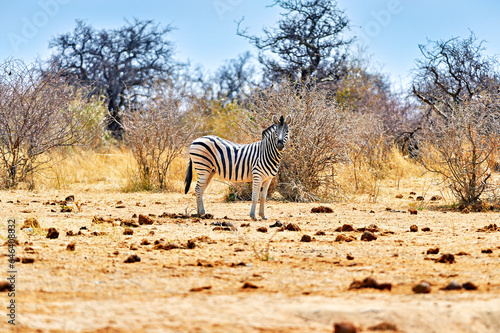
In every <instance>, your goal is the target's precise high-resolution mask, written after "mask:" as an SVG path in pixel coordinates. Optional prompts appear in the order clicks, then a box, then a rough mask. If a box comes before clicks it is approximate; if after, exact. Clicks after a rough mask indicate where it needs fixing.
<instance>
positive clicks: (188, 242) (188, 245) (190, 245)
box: [186, 239, 196, 249]
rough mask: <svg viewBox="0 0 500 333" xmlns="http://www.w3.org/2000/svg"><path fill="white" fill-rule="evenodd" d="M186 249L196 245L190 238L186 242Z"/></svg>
mask: <svg viewBox="0 0 500 333" xmlns="http://www.w3.org/2000/svg"><path fill="white" fill-rule="evenodd" d="M186 247H187V248H188V249H194V248H195V247H196V242H195V241H194V240H192V239H190V240H188V241H187V243H186Z"/></svg>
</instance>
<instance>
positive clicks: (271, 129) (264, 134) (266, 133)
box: [262, 124, 276, 140]
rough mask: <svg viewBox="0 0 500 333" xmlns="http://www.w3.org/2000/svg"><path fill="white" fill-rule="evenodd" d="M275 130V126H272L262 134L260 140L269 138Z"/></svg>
mask: <svg viewBox="0 0 500 333" xmlns="http://www.w3.org/2000/svg"><path fill="white" fill-rule="evenodd" d="M275 130H276V125H274V124H272V125H271V126H269V127H268V128H266V129H265V130H264V131H263V132H262V140H264V139H265V138H268V137H269V136H271V134H272V133H273V132H274V131H275Z"/></svg>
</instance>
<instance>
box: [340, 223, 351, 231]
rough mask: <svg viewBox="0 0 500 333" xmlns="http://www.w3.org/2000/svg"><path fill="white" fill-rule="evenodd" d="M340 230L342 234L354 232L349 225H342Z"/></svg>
mask: <svg viewBox="0 0 500 333" xmlns="http://www.w3.org/2000/svg"><path fill="white" fill-rule="evenodd" d="M340 230H341V231H342V232H345V231H354V228H353V227H352V225H350V224H344V225H343V226H342V228H341V229H340Z"/></svg>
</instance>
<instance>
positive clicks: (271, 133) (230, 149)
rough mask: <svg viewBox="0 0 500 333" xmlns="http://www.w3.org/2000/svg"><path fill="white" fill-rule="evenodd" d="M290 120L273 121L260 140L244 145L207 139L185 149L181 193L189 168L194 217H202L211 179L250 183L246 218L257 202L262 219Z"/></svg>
mask: <svg viewBox="0 0 500 333" xmlns="http://www.w3.org/2000/svg"><path fill="white" fill-rule="evenodd" d="M290 120H291V117H290V116H288V117H286V119H284V117H283V116H281V118H280V119H278V118H277V117H275V116H274V117H273V121H274V124H273V125H271V126H270V127H268V128H267V129H266V130H264V131H263V132H262V140H261V141H258V142H254V143H251V144H247V145H241V144H238V143H234V142H231V141H228V140H225V139H222V138H219V137H217V136H213V135H209V136H204V137H201V138H198V139H196V140H195V141H194V142H193V143H192V144H191V147H190V149H189V155H190V159H189V164H188V168H187V171H186V180H185V185H186V188H185V193H187V192H188V191H189V187H190V185H191V180H192V167H193V165H194V168H195V169H196V172H197V173H198V181H197V183H196V189H195V191H196V198H197V205H198V214H200V215H204V214H205V208H204V206H203V192H204V191H205V189H206V188H207V186H208V184H209V183H210V181H211V180H212V178H213V176H214V175H218V176H219V177H221V178H223V179H225V180H229V181H233V182H250V181H251V182H252V208H251V210H250V217H251V218H253V219H255V207H256V205H257V200H258V199H259V198H260V210H259V215H260V216H261V217H262V219H264V220H265V219H266V217H265V215H264V202H265V200H266V197H267V191H268V189H269V185H270V184H271V180H272V178H273V177H274V176H275V175H276V174H277V173H278V168H279V164H280V161H281V156H282V154H283V148H284V146H285V144H286V141H287V140H288V124H289V123H290Z"/></svg>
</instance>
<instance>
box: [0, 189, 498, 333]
mask: <svg viewBox="0 0 500 333" xmlns="http://www.w3.org/2000/svg"><path fill="white" fill-rule="evenodd" d="M208 192H210V191H208ZM398 192H399V191H396V190H394V191H393V192H392V193H391V194H389V195H387V196H384V197H380V198H379V200H380V203H377V204H372V203H370V204H369V203H365V201H366V200H360V201H359V202H356V203H355V207H356V209H353V205H354V204H351V203H338V204H331V205H329V206H331V208H332V212H331V213H327V214H324V213H312V212H311V210H312V209H313V208H316V207H318V204H317V203H316V204H305V203H283V202H280V201H273V200H270V201H268V202H267V203H266V213H267V215H268V217H269V219H270V221H263V220H258V221H251V220H250V219H249V218H248V209H249V203H248V202H237V203H224V202H223V198H222V195H221V194H219V193H218V192H217V193H215V194H214V192H213V191H212V193H206V199H205V200H206V201H205V202H206V206H207V210H208V211H209V212H210V214H213V215H211V216H210V215H208V216H203V217H199V216H193V215H191V212H193V211H194V210H195V207H194V206H193V205H194V204H195V198H194V197H193V196H191V195H187V196H185V195H181V194H175V193H118V192H116V193H102V192H98V191H93V190H89V191H78V192H76V191H75V192H73V193H74V195H75V196H76V197H78V200H79V201H80V202H82V203H85V205H81V206H80V209H79V210H77V209H74V210H73V211H72V212H71V213H61V212H60V210H59V209H57V208H58V207H59V206H58V205H60V203H61V202H62V201H63V200H61V199H58V198H66V197H67V194H68V193H63V192H58V191H52V192H48V193H43V192H36V193H35V192H24V191H8V192H1V191H0V211H2V212H3V214H4V215H6V216H17V217H19V218H18V219H19V221H24V220H26V219H28V218H30V217H32V216H36V220H37V221H38V222H39V224H40V225H41V226H42V227H43V230H48V229H49V228H53V229H55V230H57V231H58V233H59V236H58V238H53V239H50V238H49V239H48V238H46V237H45V236H46V234H45V232H44V231H42V229H40V230H39V231H36V230H30V228H25V229H23V230H20V229H19V230H17V238H18V243H17V244H18V245H17V250H18V252H19V254H20V256H19V257H18V260H19V261H18V262H16V265H19V266H17V267H19V269H20V268H22V288H21V289H20V290H19V292H18V296H19V298H18V303H19V309H22V315H20V316H19V326H17V328H18V331H19V332H36V331H53V332H62V331H65V332H105V331H109V332H111V331H113V332H120V333H125V332H126V333H131V332H148V331H158V332H195V331H200V332H244V333H246V332H255V331H260V332H282V333H297V332H329V333H331V332H332V331H333V329H334V328H333V325H334V323H341V322H349V323H352V324H353V325H354V326H355V327H356V328H357V329H358V330H360V331H361V332H365V331H377V329H372V328H373V327H376V325H379V324H380V323H381V321H382V319H383V321H385V322H386V323H390V324H393V325H395V326H394V327H397V331H401V332H429V331H438V332H459V333H465V332H468V331H469V332H470V331H475V332H486V333H490V332H491V333H493V332H498V331H500V323H499V322H498V318H500V310H498V309H500V283H499V281H498V270H499V267H500V266H499V261H498V253H497V252H498V251H497V247H498V235H497V228H498V227H496V226H495V224H494V223H492V220H493V219H494V216H493V215H492V214H493V213H491V212H481V213H475V212H470V213H469V214H461V213H460V212H459V211H457V212H450V211H448V212H447V213H446V214H444V213H443V212H442V211H440V210H438V209H436V210H432V209H426V208H425V207H427V206H426V205H431V201H424V203H425V205H424V206H423V207H424V208H423V209H422V207H420V206H418V207H419V209H418V215H411V216H410V214H408V211H409V210H408V208H409V207H415V201H414V200H412V199H408V198H407V197H404V198H400V199H394V196H395V195H396V194H397V193H398ZM405 193H408V192H405ZM429 197H431V194H429ZM8 201H12V202H13V203H7V202H8ZM17 201H20V202H21V203H22V204H17V203H16V202H17ZM118 201H121V202H122V203H121V204H118ZM44 202H51V203H55V202H57V204H56V205H55V207H54V205H52V204H49V205H45V204H44ZM136 202H137V203H140V204H139V205H136V204H135V203H136ZM156 202H161V204H155V203H156ZM441 202H442V201H441ZM24 203H29V204H28V205H26V204H24ZM67 204H69V203H67ZM420 204H421V203H419V204H418V205H420ZM440 204H442V203H440ZM71 205H72V206H74V205H75V204H74V203H71ZM117 206H125V208H117ZM388 207H390V210H387V208H388ZM53 208H56V209H53ZM28 210H29V211H30V212H31V213H23V211H28ZM52 210H55V211H52ZM165 212H167V213H165ZM371 212H374V213H371ZM134 214H135V216H134ZM140 215H143V216H145V217H146V218H148V219H151V220H152V221H154V222H153V223H152V224H151V223H143V224H139V216H140ZM133 216H134V217H133ZM493 221H494V220H493ZM278 222H279V223H278ZM1 223H3V226H2V228H3V229H2V230H7V224H6V223H7V221H5V220H4V221H1ZM212 223H213V224H212ZM410 225H416V226H418V228H419V231H424V228H423V227H430V228H432V232H409V226H410ZM497 225H498V223H497ZM261 227H264V228H267V232H258V231H257V230H258V229H259V228H261ZM217 228H219V229H217ZM430 228H429V229H430ZM479 229H484V231H483V232H477V231H478V230H479ZM125 230H130V231H127V233H129V234H124V231H125ZM279 230H281V231H279ZM336 230H338V232H337V231H336ZM365 232H370V233H372V234H373V235H374V236H376V237H377V240H375V241H371V242H364V241H360V238H361V236H362V235H363V233H365ZM4 236H5V235H4ZM2 243H4V242H2ZM72 244H73V245H74V247H73V245H72ZM7 246H8V244H7V243H6V242H5V243H4V245H3V249H4V252H7V249H8V248H7ZM435 249H439V252H437V251H436V250H435ZM428 250H433V251H430V252H429V253H427V252H428ZM482 250H491V253H481V252H482ZM442 253H444V254H447V256H445V257H442V256H443V254H442ZM451 254H453V255H452V256H453V257H450V255H451ZM441 258H442V262H436V261H439V260H440V259H441ZM451 258H453V260H451ZM30 259H32V260H33V263H31V264H29V263H27V262H26V260H30ZM138 259H140V260H138ZM6 260H7V258H6V257H4V261H5V264H6V265H7V261H6ZM23 260H25V263H23V262H22V261H23ZM367 277H369V278H367ZM47 281H50V283H48V282H47ZM354 281H357V282H356V283H354ZM419 281H427V283H428V287H429V288H431V290H430V293H428V294H424V295H417V294H415V292H414V291H413V290H412V289H413V288H414V286H416V285H418V284H419ZM453 281H456V282H455V283H454V284H453V285H452V286H451V287H450V288H447V286H449V285H450V284H451V282H453ZM351 284H353V286H352V288H350V286H351ZM457 285H458V286H460V289H455V287H456V286H457ZM245 286H246V287H245ZM252 286H253V287H252ZM389 286H390V288H389ZM4 295H6V294H5V293H4ZM16 296H17V295H16ZM145 309H147V310H145ZM263 309H264V310H263ZM82 313H84V314H85V316H82ZM242 323H251V324H246V325H242ZM384 327H385V328H386V331H390V330H391V329H390V327H391V326H389V325H386V326H380V329H383V328H384ZM8 330H9V327H8V326H7V324H6V323H5V322H0V331H8ZM393 331H394V330H393Z"/></svg>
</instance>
